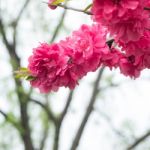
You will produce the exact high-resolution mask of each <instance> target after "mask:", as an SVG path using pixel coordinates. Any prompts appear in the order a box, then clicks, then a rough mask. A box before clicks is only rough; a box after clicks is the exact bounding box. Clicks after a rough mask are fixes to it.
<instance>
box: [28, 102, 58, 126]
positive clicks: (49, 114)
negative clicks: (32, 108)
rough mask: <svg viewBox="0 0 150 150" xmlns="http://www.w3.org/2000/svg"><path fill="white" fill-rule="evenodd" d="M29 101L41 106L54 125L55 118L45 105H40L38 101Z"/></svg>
mask: <svg viewBox="0 0 150 150" xmlns="http://www.w3.org/2000/svg"><path fill="white" fill-rule="evenodd" d="M30 101H31V102H34V103H35V104H38V105H39V106H41V107H42V108H43V109H44V110H45V111H46V113H47V115H48V117H49V119H50V120H51V121H53V122H54V124H56V118H55V116H54V114H53V112H52V111H51V109H49V108H48V106H47V105H45V104H43V103H41V102H40V101H37V100H34V99H30Z"/></svg>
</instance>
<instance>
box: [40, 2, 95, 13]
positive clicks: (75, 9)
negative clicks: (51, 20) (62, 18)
mask: <svg viewBox="0 0 150 150" xmlns="http://www.w3.org/2000/svg"><path fill="white" fill-rule="evenodd" d="M43 3H46V4H47V5H50V4H49V3H47V2H43ZM57 6H58V7H61V8H63V9H67V10H72V11H76V12H81V13H84V14H87V15H92V13H91V12H89V11H85V10H82V9H78V8H73V7H69V6H66V5H62V4H58V5H57Z"/></svg>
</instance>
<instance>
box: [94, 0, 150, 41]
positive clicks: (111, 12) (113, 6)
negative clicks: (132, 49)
mask: <svg viewBox="0 0 150 150" xmlns="http://www.w3.org/2000/svg"><path fill="white" fill-rule="evenodd" d="M146 6H149V0H105V1H104V0H93V7H92V13H93V20H94V21H96V22H99V23H102V24H103V25H105V26H106V27H107V28H108V30H109V32H110V34H111V35H113V36H114V38H115V39H116V40H121V41H124V42H128V41H137V40H138V39H139V38H140V37H141V35H142V34H143V32H144V31H145V29H147V28H149V27H150V20H149V11H147V10H144V8H145V7H146Z"/></svg>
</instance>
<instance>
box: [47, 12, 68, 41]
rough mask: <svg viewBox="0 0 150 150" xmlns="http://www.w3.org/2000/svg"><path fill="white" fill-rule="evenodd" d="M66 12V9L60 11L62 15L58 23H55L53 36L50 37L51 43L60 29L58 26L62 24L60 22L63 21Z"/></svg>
mask: <svg viewBox="0 0 150 150" xmlns="http://www.w3.org/2000/svg"><path fill="white" fill-rule="evenodd" d="M66 13H67V10H64V12H63V13H62V15H61V16H60V20H59V23H58V25H57V26H56V28H55V31H54V33H53V36H52V38H51V41H50V43H53V42H54V40H55V39H56V37H57V35H58V33H59V31H60V28H61V26H62V24H63V22H64V19H65V16H66Z"/></svg>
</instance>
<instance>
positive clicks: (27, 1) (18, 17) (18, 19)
mask: <svg viewBox="0 0 150 150" xmlns="http://www.w3.org/2000/svg"><path fill="white" fill-rule="evenodd" d="M29 2H30V0H26V1H25V3H24V5H23V6H22V8H21V10H20V12H19V13H18V16H17V18H16V20H14V22H13V25H14V26H13V28H14V34H13V43H14V47H16V38H17V30H16V29H17V26H18V23H19V21H20V19H21V17H22V15H23V12H24V10H25V9H26V7H27V6H28V4H29Z"/></svg>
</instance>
